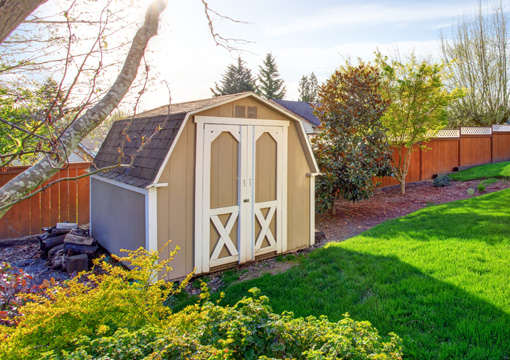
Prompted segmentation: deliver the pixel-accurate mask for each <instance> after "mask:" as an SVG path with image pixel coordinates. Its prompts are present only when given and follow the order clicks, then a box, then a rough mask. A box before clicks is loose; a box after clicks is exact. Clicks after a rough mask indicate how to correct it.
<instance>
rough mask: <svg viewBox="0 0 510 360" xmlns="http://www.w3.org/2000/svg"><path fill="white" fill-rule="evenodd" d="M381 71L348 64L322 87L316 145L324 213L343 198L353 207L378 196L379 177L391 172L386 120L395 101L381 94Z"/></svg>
mask: <svg viewBox="0 0 510 360" xmlns="http://www.w3.org/2000/svg"><path fill="white" fill-rule="evenodd" d="M379 86H380V84H379V72H378V70H377V68H375V67H373V66H371V65H367V64H364V63H362V62H360V63H359V65H357V66H353V65H351V64H349V63H347V64H346V65H345V66H343V67H342V68H340V69H339V70H337V71H336V72H335V73H334V74H333V75H332V76H331V78H330V79H329V80H327V81H326V82H325V83H324V84H323V85H322V86H321V87H320V88H319V103H320V104H319V105H316V107H315V109H316V115H317V117H318V118H319V119H320V120H321V125H320V126H319V128H318V129H319V133H318V134H317V136H316V137H315V138H314V139H313V140H312V144H313V149H314V153H315V157H316V159H317V162H318V165H319V168H320V171H321V176H319V177H318V181H317V196H318V199H317V200H318V201H317V205H318V210H319V211H324V210H326V209H328V208H330V209H331V212H332V214H334V213H335V201H336V200H337V199H338V198H340V197H343V198H344V199H346V200H350V201H353V202H356V201H359V200H362V199H367V198H368V197H370V196H371V195H372V193H373V189H374V186H375V184H374V181H373V178H374V177H377V176H386V175H389V174H390V170H391V163H390V161H391V160H390V158H391V153H390V149H389V144H388V141H387V138H386V132H385V131H386V129H385V127H384V126H383V125H382V122H381V116H382V115H383V113H384V111H385V110H386V108H387V107H388V104H389V101H387V100H383V99H382V98H381V95H380V94H379V92H378V89H379Z"/></svg>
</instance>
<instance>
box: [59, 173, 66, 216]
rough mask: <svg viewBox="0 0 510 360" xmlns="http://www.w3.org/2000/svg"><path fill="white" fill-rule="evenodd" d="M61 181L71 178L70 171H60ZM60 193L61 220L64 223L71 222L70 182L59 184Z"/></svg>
mask: <svg viewBox="0 0 510 360" xmlns="http://www.w3.org/2000/svg"><path fill="white" fill-rule="evenodd" d="M58 177H59V179H65V178H68V177H69V169H63V170H60V172H59V174H58ZM58 187H59V192H60V201H59V218H60V219H63V221H69V181H62V182H60V183H59V184H58Z"/></svg>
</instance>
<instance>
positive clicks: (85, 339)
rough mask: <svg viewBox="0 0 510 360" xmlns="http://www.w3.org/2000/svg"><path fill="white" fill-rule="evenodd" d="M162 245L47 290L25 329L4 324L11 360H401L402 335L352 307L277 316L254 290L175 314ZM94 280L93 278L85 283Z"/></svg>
mask: <svg viewBox="0 0 510 360" xmlns="http://www.w3.org/2000/svg"><path fill="white" fill-rule="evenodd" d="M158 255H159V254H158V252H154V251H151V252H148V251H145V250H142V249H140V250H137V251H134V252H129V254H128V256H127V257H125V258H122V259H121V260H122V261H124V262H127V263H130V264H131V266H132V267H133V268H132V270H131V271H128V270H126V269H124V268H122V267H114V266H112V265H109V264H105V263H104V262H103V263H102V265H101V266H102V268H103V269H104V273H102V274H101V275H97V274H96V275H94V274H92V273H86V274H81V276H79V277H78V278H75V279H73V280H71V281H69V282H68V283H66V284H65V286H55V287H53V288H50V289H48V290H47V291H46V293H45V295H44V296H42V295H32V296H31V300H32V302H30V303H28V304H27V305H25V306H24V307H22V308H21V309H20V310H21V311H20V312H21V313H22V314H23V315H22V316H20V317H19V322H18V324H17V326H16V327H15V328H12V327H11V328H9V327H3V328H2V336H3V341H2V342H1V343H0V358H1V359H74V360H86V359H104V360H107V359H108V360H114V359H119V360H120V359H268V358H272V359H278V358H281V359H283V358H295V359H340V358H341V359H400V358H401V348H400V339H399V338H398V336H396V335H395V334H389V336H388V339H387V340H386V341H383V340H382V339H381V337H380V336H379V335H378V333H377V330H376V329H375V328H373V327H372V326H371V325H370V323H368V322H364V321H361V322H358V321H354V320H352V319H351V318H350V317H349V316H348V314H346V315H345V318H344V319H343V320H341V321H339V322H338V323H331V322H329V321H328V319H327V318H326V317H321V318H319V319H317V318H314V317H308V318H306V319H304V318H295V317H294V315H293V314H292V313H284V314H281V315H279V314H275V313H273V311H272V309H271V308H270V307H269V305H268V301H269V300H268V298H267V297H265V296H259V295H258V289H252V290H250V292H252V294H253V295H252V296H250V297H245V298H243V299H242V300H241V301H239V302H238V303H237V304H235V305H234V306H231V307H230V306H220V305H219V304H218V303H213V302H211V301H210V299H209V293H208V291H207V288H206V285H205V284H204V287H203V292H202V294H201V300H200V301H199V302H198V303H197V304H194V305H192V306H188V307H187V308H185V309H184V310H183V311H180V312H177V313H173V314H172V313H171V311H170V309H169V308H167V307H166V306H165V305H164V301H165V300H166V299H167V298H168V296H170V295H171V294H173V293H174V292H175V291H178V289H175V288H173V287H172V286H169V285H168V284H166V283H165V282H163V281H158V280H157V275H158V273H161V272H162V271H163V270H169V267H168V261H163V262H159V263H158ZM84 277H86V278H88V281H87V282H83V279H84Z"/></svg>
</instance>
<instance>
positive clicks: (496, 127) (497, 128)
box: [492, 124, 510, 132]
mask: <svg viewBox="0 0 510 360" xmlns="http://www.w3.org/2000/svg"><path fill="white" fill-rule="evenodd" d="M492 131H508V132H510V125H506V124H505V125H492Z"/></svg>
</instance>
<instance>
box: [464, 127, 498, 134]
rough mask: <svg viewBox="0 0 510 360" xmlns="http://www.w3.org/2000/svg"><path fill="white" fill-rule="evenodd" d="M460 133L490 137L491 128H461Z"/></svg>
mask: <svg viewBox="0 0 510 360" xmlns="http://www.w3.org/2000/svg"><path fill="white" fill-rule="evenodd" d="M460 133H461V134H462V135H491V134H492V128H490V127H461V128H460Z"/></svg>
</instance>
